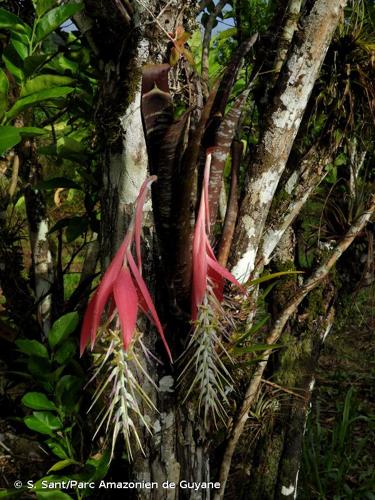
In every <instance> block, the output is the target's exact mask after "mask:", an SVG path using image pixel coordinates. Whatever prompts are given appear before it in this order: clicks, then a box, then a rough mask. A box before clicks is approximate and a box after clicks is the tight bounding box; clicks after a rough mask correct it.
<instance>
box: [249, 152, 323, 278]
mask: <svg viewBox="0 0 375 500" xmlns="http://www.w3.org/2000/svg"><path fill="white" fill-rule="evenodd" d="M332 156H333V152H332V151H331V150H330V149H329V146H319V145H318V146H313V147H312V148H310V150H309V151H308V152H307V153H306V155H305V156H304V158H303V159H302V161H301V168H300V170H299V171H295V172H293V173H292V174H291V176H290V177H289V180H288V181H287V183H286V184H285V186H284V190H285V191H286V192H287V193H288V194H290V195H291V197H290V199H289V200H288V201H287V202H285V201H281V202H280V203H279V204H278V205H277V206H276V207H275V209H274V210H273V213H275V214H277V215H278V217H277V219H276V220H275V221H271V224H270V227H268V228H267V229H266V231H265V234H264V236H263V242H262V245H261V246H260V247H259V249H258V255H257V259H256V262H257V264H256V267H257V268H258V267H261V266H265V265H267V264H268V263H269V261H270V258H271V255H272V252H273V251H274V250H275V248H276V247H277V245H278V244H279V242H280V240H281V238H282V236H283V234H284V233H285V231H286V230H287V228H288V227H289V226H290V225H291V224H292V222H293V221H294V219H295V218H296V217H297V215H298V214H299V213H300V211H301V210H302V208H303V206H304V205H305V203H306V201H307V200H308V199H309V198H310V196H311V194H312V193H313V191H314V190H315V189H316V187H317V186H318V185H319V184H320V182H321V181H322V180H323V179H324V177H325V176H326V173H325V172H324V168H325V166H326V165H328V164H329V163H331V162H332ZM286 203H287V205H286V206H285V204H286Z"/></svg>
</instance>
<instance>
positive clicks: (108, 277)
mask: <svg viewBox="0 0 375 500" xmlns="http://www.w3.org/2000/svg"><path fill="white" fill-rule="evenodd" d="M131 238H132V232H128V233H127V234H126V236H125V239H124V241H123V243H122V244H121V246H120V248H119V249H118V250H117V252H116V255H115V256H114V258H113V260H112V262H111V263H110V265H109V267H108V269H107V270H106V272H105V273H104V275H103V278H102V281H101V283H100V285H99V287H98V290H97V298H96V301H95V306H94V309H93V319H92V334H91V349H92V348H93V347H94V344H95V337H96V331H97V329H98V328H99V325H100V321H101V318H102V314H103V311H104V308H105V306H106V304H107V302H108V300H109V298H110V296H111V294H112V291H113V284H114V282H115V281H116V278H117V276H118V274H119V272H120V269H121V268H122V265H123V262H124V256H125V252H126V250H127V248H128V247H129V245H130V243H131Z"/></svg>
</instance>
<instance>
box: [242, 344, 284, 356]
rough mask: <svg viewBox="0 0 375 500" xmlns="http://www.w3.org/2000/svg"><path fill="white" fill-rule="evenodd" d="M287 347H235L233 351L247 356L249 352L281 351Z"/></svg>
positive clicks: (272, 345)
mask: <svg viewBox="0 0 375 500" xmlns="http://www.w3.org/2000/svg"><path fill="white" fill-rule="evenodd" d="M282 347H286V345H285V344H253V345H250V346H246V347H235V348H234V349H233V351H234V353H235V354H245V353H249V352H259V351H269V350H271V349H281V348H282Z"/></svg>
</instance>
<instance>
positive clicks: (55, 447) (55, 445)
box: [46, 438, 69, 460]
mask: <svg viewBox="0 0 375 500" xmlns="http://www.w3.org/2000/svg"><path fill="white" fill-rule="evenodd" d="M46 444H47V445H48V446H49V448H50V450H51V451H52V453H54V454H55V455H56V456H57V457H59V458H61V459H62V460H65V459H66V458H69V457H68V452H67V450H66V448H65V444H64V443H63V442H62V440H61V442H59V441H57V440H56V439H52V438H50V439H47V441H46Z"/></svg>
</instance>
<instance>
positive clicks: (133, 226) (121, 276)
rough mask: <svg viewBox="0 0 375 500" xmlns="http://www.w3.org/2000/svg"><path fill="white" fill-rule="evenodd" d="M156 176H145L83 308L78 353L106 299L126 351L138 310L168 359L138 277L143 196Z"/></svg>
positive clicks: (157, 322)
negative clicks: (113, 249) (127, 223)
mask: <svg viewBox="0 0 375 500" xmlns="http://www.w3.org/2000/svg"><path fill="white" fill-rule="evenodd" d="M156 179H157V177H156V176H155V175H154V176H151V177H149V178H148V179H146V180H145V182H144V183H143V184H142V187H141V189H140V192H139V195H138V198H137V200H136V202H135V214H134V216H133V219H132V221H131V223H130V226H129V228H128V231H127V233H126V235H125V238H124V241H123V242H122V244H121V246H120V248H119V249H118V251H117V253H116V255H115V257H114V258H113V260H112V262H111V263H110V265H109V267H108V269H107V270H106V272H105V273H104V276H103V278H102V281H101V283H100V285H99V287H98V289H97V290H96V292H95V294H94V295H93V297H92V299H91V301H90V303H89V304H88V307H87V309H86V312H85V315H84V318H83V325H82V330H81V341H80V352H81V356H82V354H83V352H84V350H85V348H86V346H87V344H88V342H89V340H90V339H91V349H93V347H94V344H95V341H96V333H97V331H98V329H99V327H100V325H101V321H102V315H103V313H104V309H105V307H106V305H107V304H108V303H109V302H110V314H109V317H110V319H112V318H113V317H114V314H115V312H116V311H117V313H118V317H119V320H120V324H121V331H122V339H123V346H124V350H125V351H127V350H128V348H129V346H130V344H131V342H132V339H133V336H134V333H135V330H136V324H137V317H138V310H139V309H141V311H142V312H143V313H144V314H145V315H146V316H147V317H148V318H149V319H150V320H151V321H152V322H153V323H154V325H155V327H156V329H157V330H158V332H159V335H160V337H161V338H162V341H163V343H164V346H165V349H166V350H167V353H168V356H169V359H170V360H171V362H172V355H171V352H170V349H169V346H168V344H167V341H166V339H165V336H164V332H163V328H162V326H161V323H160V320H159V317H158V314H157V312H156V309H155V306H154V304H153V301H152V298H151V295H150V292H149V291H148V288H147V285H146V283H145V281H144V280H143V277H142V260H141V227H142V218H143V217H142V212H143V206H144V204H145V200H146V196H147V193H148V190H149V188H150V186H151V184H152V183H153V182H154V181H155V180H156ZM133 243H134V247H135V255H136V257H135V259H136V260H135V259H134V257H133V254H132V245H133Z"/></svg>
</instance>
